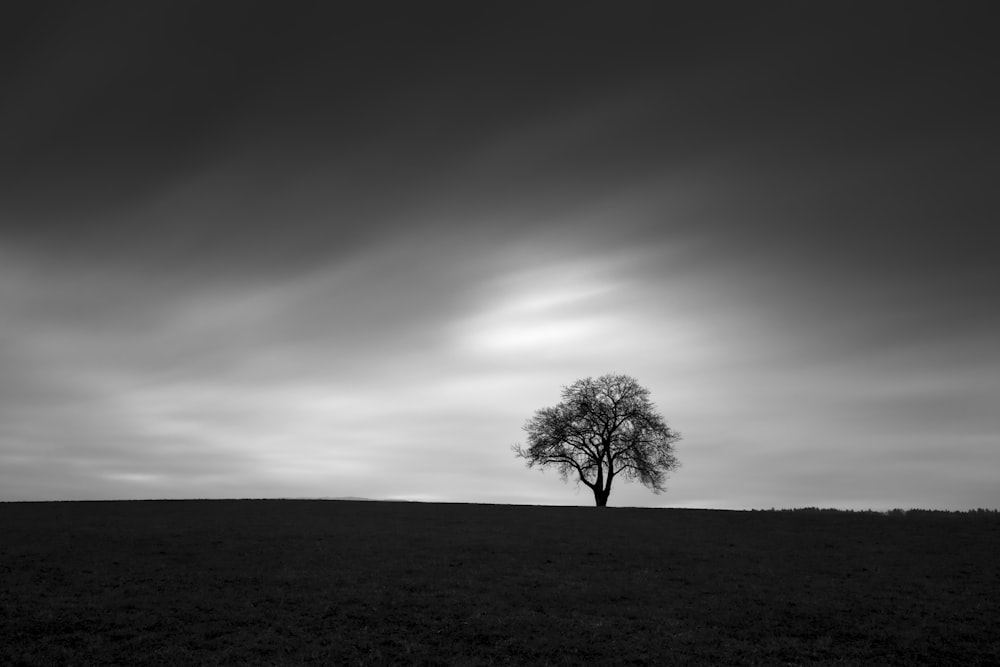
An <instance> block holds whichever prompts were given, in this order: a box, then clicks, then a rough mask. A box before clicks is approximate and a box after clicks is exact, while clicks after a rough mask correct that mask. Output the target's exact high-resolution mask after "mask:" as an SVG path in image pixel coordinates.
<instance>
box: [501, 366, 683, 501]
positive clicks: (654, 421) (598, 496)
mask: <svg viewBox="0 0 1000 667" xmlns="http://www.w3.org/2000/svg"><path fill="white" fill-rule="evenodd" d="M562 397H563V400H562V402H561V403H559V404H558V405H556V406H554V407H549V408H542V409H541V410H538V411H537V412H536V413H535V415H534V416H533V417H532V418H531V419H529V420H528V421H527V422H525V424H524V430H525V431H526V432H527V434H528V447H527V448H524V447H522V446H521V445H520V443H518V444H516V445H514V447H513V450H514V453H515V455H517V456H518V457H521V458H523V459H525V460H526V461H527V465H528V467H529V468H531V467H534V466H536V465H537V466H541V467H545V466H555V468H556V469H557V470H558V471H559V475H560V476H561V477H562V479H563V481H566V480H567V478H568V477H569V475H570V474H573V475H574V476H578V477H579V481H580V482H583V483H584V484H586V485H587V486H588V487H590V490H591V491H593V492H594V501H595V502H596V504H597V506H598V507H605V506H607V504H608V496H609V495H611V482H612V481H613V480H614V479H615V477H617V476H619V475H621V476H622V477H624V478H625V479H628V480H639V481H640V482H641V483H642V484H643V485H645V486H646V487H648V488H649V489H650V490H652V491H653V493H662V492H663V491H665V490H666V486H665V482H666V479H667V473H669V472H670V471H672V470H676V469H677V468H678V467H679V465H680V463H679V462H678V461H677V458H676V457H675V456H674V443H676V442H677V441H678V440H680V434H679V433H677V432H676V431H674V430H672V429H671V428H670V427H669V426H667V424H666V422H665V421H664V420H663V417H661V416H660V415H659V413H657V411H656V406H655V405H654V404H653V402H652V401H650V399H649V390H648V389H645V388H644V387H642V386H640V385H639V383H638V382H637V381H636V380H635V378H632V377H629V376H628V375H610V374H609V375H602V376H601V377H599V378H597V379H596V380H595V379H593V378H586V379H583V380H577V381H576V382H574V383H573V384H571V385H569V386H568V387H563V390H562Z"/></svg>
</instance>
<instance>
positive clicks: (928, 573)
mask: <svg viewBox="0 0 1000 667" xmlns="http://www.w3.org/2000/svg"><path fill="white" fill-rule="evenodd" d="M0 529H2V533H0V664H4V665H19V664H32V665H37V664H44V665H50V664H76V665H85V664H112V663H114V664H176V665H194V664H240V663H252V664H299V663H306V662H313V663H318V664H385V663H393V664H456V663H458V664H526V663H536V664H544V663H552V664H566V665H579V664H582V663H585V662H589V663H591V664H763V665H774V664H927V665H948V664H951V665H971V664H993V665H997V664H1000V630H998V627H1000V625H998V623H1000V556H998V554H1000V515H997V514H992V515H991V514H979V515H977V514H966V515H959V514H923V513H913V514H909V515H906V516H883V515H879V514H868V513H857V514H848V513H818V512H817V513H806V512H795V513H791V512H753V513H749V512H719V511H698V510H650V509H620V508H607V509H597V508H593V507H524V506H493V505H437V504H410V503H375V502H371V503H367V502H347V501H291V500H284V501H280V500H272V501H249V500H244V501H177V502H171V501H157V502H107V503H7V504H0Z"/></svg>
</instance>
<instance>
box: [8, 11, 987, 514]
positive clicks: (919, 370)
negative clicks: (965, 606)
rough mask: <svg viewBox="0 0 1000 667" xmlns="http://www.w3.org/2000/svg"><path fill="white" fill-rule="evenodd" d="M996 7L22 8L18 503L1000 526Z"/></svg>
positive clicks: (12, 396) (13, 255)
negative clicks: (648, 450)
mask: <svg viewBox="0 0 1000 667" xmlns="http://www.w3.org/2000/svg"><path fill="white" fill-rule="evenodd" d="M987 6H988V3H963V2H948V3H921V2H909V1H908V2H888V1H886V2H878V3H870V2H865V3H850V2H830V3H784V2H780V3H779V2H761V3H742V2H741V3H736V2H733V3H722V2H697V3H695V2H689V3H645V2H642V3H640V2H624V3H623V2H573V3H517V2H515V3H508V2H504V3H437V2H429V3H313V2H300V3H277V2H272V3H261V2H240V3H220V2H215V3H212V2H208V3H206V2H156V1H153V2H141V3H134V2H121V3H104V2H102V3H76V2H66V3H44V2H38V3H20V4H19V5H18V6H16V7H15V6H11V7H5V8H4V9H3V13H4V16H3V17H2V19H0V500H3V501H21V500H87V499H133V498H264V497H349V496H350V497H365V498H374V499H397V500H424V501H442V502H483V503H518V504H551V505H591V504H593V498H592V495H591V494H590V492H589V490H588V489H587V488H586V487H583V486H582V485H580V486H574V485H573V484H572V483H570V484H564V483H563V482H562V481H560V479H559V476H558V474H557V473H556V471H546V472H539V471H538V470H537V469H530V470H529V469H527V468H526V467H525V465H524V462H523V461H522V460H520V459H517V458H515V457H514V455H513V453H512V452H511V446H512V445H513V444H515V443H518V442H522V443H523V442H524V435H525V434H524V432H523V431H522V430H521V427H522V426H523V424H524V422H525V420H526V419H528V418H529V417H530V416H531V415H532V414H533V412H534V411H535V410H537V409H539V408H542V407H546V406H549V405H553V404H555V403H557V402H558V401H559V400H560V391H561V388H562V387H563V386H565V385H569V384H571V383H573V382H574V381H576V380H577V379H580V378H584V377H589V376H594V377H596V376H598V375H602V374H605V373H625V374H628V375H631V376H633V377H635V378H636V379H637V380H638V381H639V383H640V384H642V385H643V386H645V387H646V388H648V389H649V390H650V392H651V398H652V400H653V401H654V402H655V403H656V406H657V408H658V409H659V411H660V412H661V414H662V415H663V416H664V418H665V419H666V421H667V423H668V424H669V425H670V426H671V427H672V428H673V429H675V430H677V431H679V432H680V433H681V434H682V437H683V439H682V440H681V441H680V442H679V443H678V444H677V448H676V455H677V457H678V459H679V460H680V462H681V467H680V468H679V469H678V470H677V471H676V472H675V473H673V474H672V475H671V477H670V478H669V480H668V482H667V487H668V490H667V492H666V493H664V494H659V495H656V494H653V493H652V492H650V491H649V490H647V489H645V488H644V487H642V486H641V485H639V484H637V483H634V484H626V483H624V482H616V486H615V487H614V488H613V490H612V494H611V498H610V503H609V504H610V505H619V506H639V507H704V508H730V509H749V508H771V507H808V506H818V507H839V508H844V509H868V508H871V509H891V508H896V507H900V508H936V509H972V508H979V507H984V508H998V507H1000V483H998V482H1000V346H998V341H1000V307H998V305H1000V304H998V294H1000V262H997V259H996V258H997V248H998V243H997V241H998V240H1000V233H998V232H996V231H995V230H994V227H995V224H996V222H997V220H998V217H997V212H998V211H1000V206H998V202H997V187H996V183H997V176H998V174H1000V168H998V163H997V160H998V158H997V156H998V155H1000V140H998V135H1000V133H998V131H997V121H996V119H997V118H1000V108H998V106H1000V105H998V104H997V102H996V101H995V100H996V96H995V95H994V94H993V92H994V91H993V90H992V89H995V88H996V71H995V69H994V68H993V66H991V64H990V63H991V62H992V60H993V58H992V57H993V56H995V55H996V54H994V53H992V51H994V50H995V48H994V47H993V46H992V44H993V42H995V37H994V35H993V34H991V33H992V32H993V31H992V30H990V28H989V25H990V24H989V22H988V21H987V18H986V16H985V14H986V9H987Z"/></svg>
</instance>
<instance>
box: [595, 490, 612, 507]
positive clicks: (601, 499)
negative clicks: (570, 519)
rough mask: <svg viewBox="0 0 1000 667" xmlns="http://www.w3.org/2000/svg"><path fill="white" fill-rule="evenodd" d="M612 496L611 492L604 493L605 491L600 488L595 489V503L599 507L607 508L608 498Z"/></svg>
mask: <svg viewBox="0 0 1000 667" xmlns="http://www.w3.org/2000/svg"><path fill="white" fill-rule="evenodd" d="M610 495H611V491H610V490H608V491H604V490H603V489H601V488H599V487H598V488H596V489H594V502H595V503H596V504H597V506H598V507H607V506H608V496H610Z"/></svg>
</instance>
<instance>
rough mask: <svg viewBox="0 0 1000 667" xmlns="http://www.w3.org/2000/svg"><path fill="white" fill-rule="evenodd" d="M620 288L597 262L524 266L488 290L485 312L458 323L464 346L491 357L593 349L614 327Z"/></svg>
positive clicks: (484, 301) (483, 299)
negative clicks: (493, 355)
mask: <svg viewBox="0 0 1000 667" xmlns="http://www.w3.org/2000/svg"><path fill="white" fill-rule="evenodd" d="M620 288H621V286H620V285H619V284H618V283H617V282H616V279H615V278H614V274H613V273H612V271H611V269H610V268H609V267H606V266H599V265H598V266H595V263H591V262H574V263H560V262H556V263H554V265H551V266H545V267H543V268H534V269H523V268H522V269H521V270H520V271H514V272H512V273H510V274H506V275H504V276H502V277H500V278H499V279H495V280H494V281H493V282H492V284H490V285H488V286H487V287H486V288H485V289H484V290H483V292H482V295H481V301H482V303H483V308H482V311H481V312H479V313H477V314H476V315H474V316H472V317H471V318H468V319H466V320H464V321H462V322H460V323H459V325H458V338H459V341H458V343H459V346H460V347H465V348H468V349H469V350H470V351H472V352H478V353H480V354H485V355H490V354H502V355H506V354H517V355H528V356H534V355H539V354H543V355H544V354H552V353H555V354H560V353H562V354H572V353H573V352H574V351H575V350H580V349H590V350H593V349H594V348H595V347H597V346H600V344H601V341H606V340H607V338H608V336H609V335H611V333H612V331H613V329H614V326H615V324H616V322H615V320H614V318H615V314H616V313H615V310H616V308H615V304H616V303H617V300H618V299H620V298H621V294H620ZM617 325H618V326H621V322H618V323H617Z"/></svg>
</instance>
